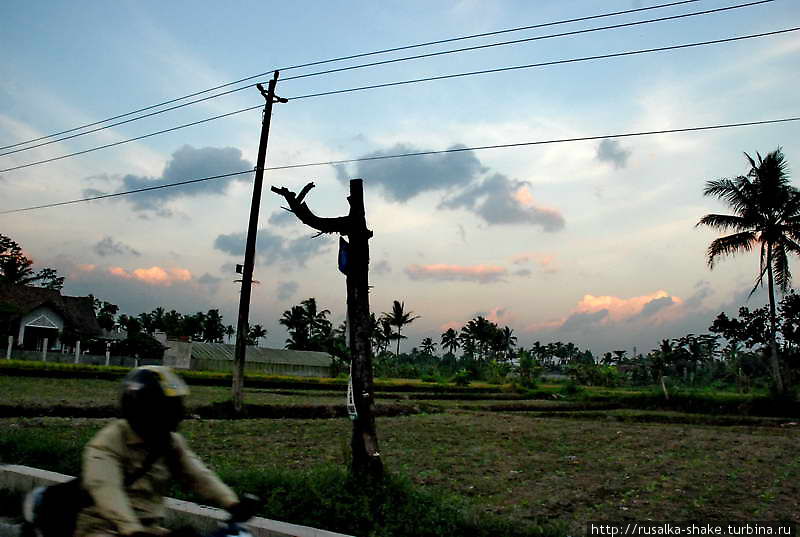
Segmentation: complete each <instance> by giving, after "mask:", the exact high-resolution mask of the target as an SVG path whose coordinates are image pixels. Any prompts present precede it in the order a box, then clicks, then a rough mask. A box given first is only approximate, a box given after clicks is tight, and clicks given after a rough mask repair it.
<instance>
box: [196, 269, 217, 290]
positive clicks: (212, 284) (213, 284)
mask: <svg viewBox="0 0 800 537" xmlns="http://www.w3.org/2000/svg"><path fill="white" fill-rule="evenodd" d="M197 283H198V284H200V285H203V286H205V287H207V288H208V290H209V291H210V292H212V293H215V292H216V291H217V289H219V285H220V283H222V278H219V277H217V276H212V275H211V274H209V273H208V272H206V273H205V274H203V275H202V276H200V277H199V278H197Z"/></svg>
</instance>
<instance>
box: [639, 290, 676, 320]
mask: <svg viewBox="0 0 800 537" xmlns="http://www.w3.org/2000/svg"><path fill="white" fill-rule="evenodd" d="M675 303H676V302H675V300H674V299H673V298H672V297H671V296H662V297H659V298H654V299H653V300H651V301H650V302H647V303H646V304H645V305H644V306H643V307H642V311H640V312H639V313H638V314H637V315H634V316H633V317H631V319H634V320H635V319H639V318H642V319H644V318H647V317H652V316H653V315H655V314H656V313H658V312H659V311H661V310H663V309H664V308H668V307H670V306H672V305H673V304H675Z"/></svg>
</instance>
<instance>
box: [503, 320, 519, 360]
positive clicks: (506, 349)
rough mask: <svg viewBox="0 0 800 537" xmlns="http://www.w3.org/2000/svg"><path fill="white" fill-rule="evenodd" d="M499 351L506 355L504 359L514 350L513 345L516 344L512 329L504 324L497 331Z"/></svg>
mask: <svg viewBox="0 0 800 537" xmlns="http://www.w3.org/2000/svg"><path fill="white" fill-rule="evenodd" d="M499 340H500V352H502V353H504V354H505V355H506V359H508V358H509V357H510V356H511V353H512V352H514V347H516V346H517V336H515V335H514V329H513V328H510V327H508V326H504V327H503V329H502V330H501V331H500V332H499Z"/></svg>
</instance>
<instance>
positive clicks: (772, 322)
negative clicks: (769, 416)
mask: <svg viewBox="0 0 800 537" xmlns="http://www.w3.org/2000/svg"><path fill="white" fill-rule="evenodd" d="M767 281H768V283H769V328H770V330H769V346H770V357H769V363H770V366H772V378H773V380H774V381H775V391H776V392H777V394H778V395H783V378H782V377H781V366H780V364H779V363H778V345H777V344H776V343H775V337H776V333H777V328H776V326H777V321H776V319H775V317H776V316H775V286H774V283H773V281H772V244H767Z"/></svg>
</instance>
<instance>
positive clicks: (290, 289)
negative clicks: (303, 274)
mask: <svg viewBox="0 0 800 537" xmlns="http://www.w3.org/2000/svg"><path fill="white" fill-rule="evenodd" d="M299 288H300V284H298V283H297V282H278V292H277V294H278V300H288V299H290V298H292V297H293V296H294V295H295V293H297V289H299Z"/></svg>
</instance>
